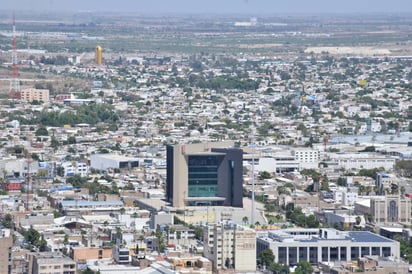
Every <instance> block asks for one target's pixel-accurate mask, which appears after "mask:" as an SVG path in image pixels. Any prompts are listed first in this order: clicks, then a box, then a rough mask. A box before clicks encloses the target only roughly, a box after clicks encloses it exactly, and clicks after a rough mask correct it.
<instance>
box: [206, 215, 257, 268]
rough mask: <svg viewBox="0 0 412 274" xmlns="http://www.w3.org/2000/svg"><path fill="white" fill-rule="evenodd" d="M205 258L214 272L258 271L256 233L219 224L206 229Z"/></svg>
mask: <svg viewBox="0 0 412 274" xmlns="http://www.w3.org/2000/svg"><path fill="white" fill-rule="evenodd" d="M203 235H204V243H205V250H204V256H205V257H206V258H208V259H209V260H211V261H212V263H213V270H214V271H215V272H216V271H219V270H222V269H227V270H234V271H235V272H236V273H242V272H255V271H256V232H255V231H254V230H253V229H250V228H248V227H244V226H240V225H236V224H232V223H219V224H213V225H208V226H207V227H205V229H204V234H203Z"/></svg>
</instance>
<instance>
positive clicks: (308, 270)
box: [295, 261, 313, 274]
mask: <svg viewBox="0 0 412 274" xmlns="http://www.w3.org/2000/svg"><path fill="white" fill-rule="evenodd" d="M312 273H313V266H311V264H310V263H309V262H307V261H300V262H299V263H298V264H297V266H296V269H295V274H312Z"/></svg>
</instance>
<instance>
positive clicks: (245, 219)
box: [242, 216, 249, 224]
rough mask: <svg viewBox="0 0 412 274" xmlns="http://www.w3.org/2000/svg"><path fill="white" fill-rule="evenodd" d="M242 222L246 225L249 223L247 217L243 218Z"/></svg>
mask: <svg viewBox="0 0 412 274" xmlns="http://www.w3.org/2000/svg"><path fill="white" fill-rule="evenodd" d="M242 222H243V224H247V223H248V222H249V218H248V217H247V216H244V217H243V219H242Z"/></svg>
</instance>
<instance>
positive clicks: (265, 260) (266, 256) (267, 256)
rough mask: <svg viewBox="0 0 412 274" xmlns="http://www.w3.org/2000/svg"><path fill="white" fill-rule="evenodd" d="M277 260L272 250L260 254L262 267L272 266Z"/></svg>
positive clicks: (265, 250) (268, 249)
mask: <svg viewBox="0 0 412 274" xmlns="http://www.w3.org/2000/svg"><path fill="white" fill-rule="evenodd" d="M274 260H275V255H274V254H273V251H272V249H270V248H266V249H264V250H262V252H261V253H260V254H259V262H260V264H261V265H265V266H266V267H268V266H270V264H272V263H273V262H274Z"/></svg>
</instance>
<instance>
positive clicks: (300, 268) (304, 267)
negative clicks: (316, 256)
mask: <svg viewBox="0 0 412 274" xmlns="http://www.w3.org/2000/svg"><path fill="white" fill-rule="evenodd" d="M258 263H259V264H260V265H261V266H262V267H265V268H266V269H268V270H270V271H272V272H273V273H275V274H289V273H290V270H289V267H288V266H287V265H283V264H280V263H276V262H275V255H274V254H273V251H272V250H271V249H269V248H266V249H264V250H263V251H262V252H261V253H260V254H259V258H258ZM313 270H314V269H313V267H312V266H311V265H310V263H309V262H307V261H301V262H299V263H297V265H296V269H295V272H294V273H295V274H311V273H313Z"/></svg>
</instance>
